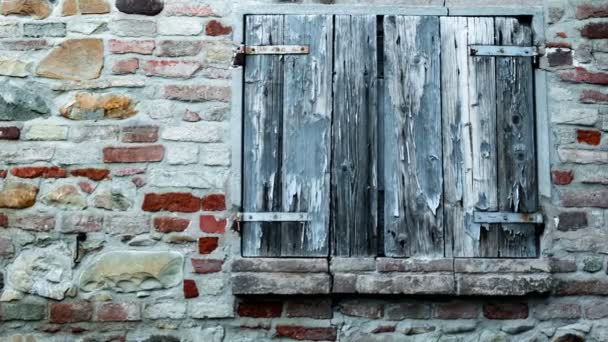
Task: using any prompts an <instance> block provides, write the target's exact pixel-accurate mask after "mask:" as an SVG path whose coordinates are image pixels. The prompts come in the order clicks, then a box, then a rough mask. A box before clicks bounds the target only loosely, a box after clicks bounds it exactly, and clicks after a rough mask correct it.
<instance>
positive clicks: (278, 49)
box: [237, 45, 310, 55]
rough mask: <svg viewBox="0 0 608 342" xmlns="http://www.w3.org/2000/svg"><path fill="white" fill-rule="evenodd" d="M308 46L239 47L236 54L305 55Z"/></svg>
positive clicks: (308, 49) (307, 51)
mask: <svg viewBox="0 0 608 342" xmlns="http://www.w3.org/2000/svg"><path fill="white" fill-rule="evenodd" d="M309 51H310V48H309V46H308V45H241V46H240V47H239V48H238V50H237V53H242V54H245V55H306V54H308V53H309Z"/></svg>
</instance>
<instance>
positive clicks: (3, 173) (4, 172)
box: [0, 170, 8, 178]
mask: <svg viewBox="0 0 608 342" xmlns="http://www.w3.org/2000/svg"><path fill="white" fill-rule="evenodd" d="M7 175H8V171H7V170H0V178H6V176H7Z"/></svg>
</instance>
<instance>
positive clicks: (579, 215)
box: [557, 211, 588, 231]
mask: <svg viewBox="0 0 608 342" xmlns="http://www.w3.org/2000/svg"><path fill="white" fill-rule="evenodd" d="M587 226H588V222H587V213H586V212H584V211H567V212H562V213H560V214H559V216H558V224H557V229H558V230H561V231H568V230H578V229H582V228H587Z"/></svg>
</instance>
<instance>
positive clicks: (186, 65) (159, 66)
mask: <svg viewBox="0 0 608 342" xmlns="http://www.w3.org/2000/svg"><path fill="white" fill-rule="evenodd" d="M200 68H201V64H200V63H198V62H189V61H168V60H160V61H156V60H155V61H147V62H146V65H145V66H144V71H145V73H146V75H148V76H162V77H177V78H190V77H192V76H193V75H194V74H195V73H196V72H197V71H198V70H199V69H200Z"/></svg>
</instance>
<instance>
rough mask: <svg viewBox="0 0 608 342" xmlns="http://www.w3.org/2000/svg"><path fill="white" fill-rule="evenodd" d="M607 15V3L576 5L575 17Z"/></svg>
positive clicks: (585, 17)
mask: <svg viewBox="0 0 608 342" xmlns="http://www.w3.org/2000/svg"><path fill="white" fill-rule="evenodd" d="M603 17H608V4H607V3H603V4H589V3H587V4H582V5H578V6H577V7H576V19H587V18H603Z"/></svg>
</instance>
